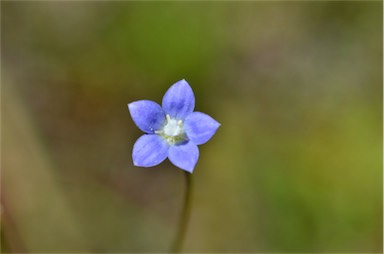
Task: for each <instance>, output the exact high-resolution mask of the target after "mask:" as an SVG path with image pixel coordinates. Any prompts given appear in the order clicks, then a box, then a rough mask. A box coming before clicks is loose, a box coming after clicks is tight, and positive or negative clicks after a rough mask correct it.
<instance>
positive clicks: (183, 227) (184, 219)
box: [171, 171, 193, 253]
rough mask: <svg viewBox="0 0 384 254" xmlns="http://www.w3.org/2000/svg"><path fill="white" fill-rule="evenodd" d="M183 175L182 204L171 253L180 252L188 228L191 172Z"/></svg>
mask: <svg viewBox="0 0 384 254" xmlns="http://www.w3.org/2000/svg"><path fill="white" fill-rule="evenodd" d="M184 176H185V184H186V185H185V194H184V205H183V208H182V210H181V214H180V218H179V224H178V230H177V234H176V237H175V241H174V243H173V246H172V251H171V252H172V253H180V252H181V250H182V247H183V243H184V239H185V234H186V232H187V228H188V221H189V216H190V213H191V193H192V188H193V186H192V174H190V173H188V172H186V171H185V172H184Z"/></svg>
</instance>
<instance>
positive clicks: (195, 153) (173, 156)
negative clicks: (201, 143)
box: [168, 142, 199, 173]
mask: <svg viewBox="0 0 384 254" xmlns="http://www.w3.org/2000/svg"><path fill="white" fill-rule="evenodd" d="M168 158H169V160H170V161H171V162H172V163H173V165H175V166H176V167H179V168H181V169H183V170H185V171H188V172H190V173H192V171H193V168H194V167H195V165H196V163H197V160H198V159H199V148H198V147H197V145H195V144H194V143H192V142H186V143H184V144H180V145H173V146H170V148H169V151H168Z"/></svg>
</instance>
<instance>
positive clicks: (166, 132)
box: [155, 115, 187, 145]
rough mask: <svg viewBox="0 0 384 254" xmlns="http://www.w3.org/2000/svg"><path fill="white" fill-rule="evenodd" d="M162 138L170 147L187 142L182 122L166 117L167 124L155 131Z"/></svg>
mask: <svg viewBox="0 0 384 254" xmlns="http://www.w3.org/2000/svg"><path fill="white" fill-rule="evenodd" d="M155 133H156V134H158V135H160V136H162V137H163V138H164V139H165V140H166V141H167V142H168V144H170V145H174V144H177V143H180V142H183V141H185V140H187V138H186V136H185V132H184V127H183V121H182V120H176V119H173V118H171V116H170V115H167V122H166V124H165V125H164V127H163V129H161V130H158V131H155Z"/></svg>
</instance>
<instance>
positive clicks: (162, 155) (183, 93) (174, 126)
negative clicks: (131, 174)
mask: <svg viewBox="0 0 384 254" xmlns="http://www.w3.org/2000/svg"><path fill="white" fill-rule="evenodd" d="M194 108H195V96H194V94H193V91H192V88H191V87H190V86H189V84H188V83H187V81H186V80H184V79H183V80H180V81H178V82H176V83H175V84H173V85H172V86H171V87H170V88H169V89H168V91H167V92H166V93H165V95H164V97H163V101H162V107H160V105H159V104H157V103H156V102H153V101H149V100H140V101H135V102H132V103H129V104H128V110H129V112H130V114H131V117H132V119H133V121H134V122H135V124H136V125H137V127H138V128H139V129H140V130H142V131H143V132H145V133H146V134H144V135H142V136H141V137H140V138H139V139H138V140H137V141H136V143H135V144H134V146H133V151H132V159H133V164H134V165H135V166H140V167H152V166H156V165H158V164H160V163H161V162H163V161H164V160H165V159H166V158H167V157H168V158H169V160H170V161H171V162H172V163H173V164H174V165H175V166H177V167H179V168H181V169H183V170H185V171H188V172H190V173H192V171H193V169H194V167H195V165H196V163H197V160H198V159H199V148H198V147H197V145H201V144H204V143H206V142H207V141H208V140H209V139H210V138H211V137H212V136H213V135H214V134H215V132H216V130H217V129H218V128H219V126H220V124H219V123H218V122H217V121H216V120H214V119H213V118H212V117H210V116H209V115H207V114H204V113H201V112H193V110H194Z"/></svg>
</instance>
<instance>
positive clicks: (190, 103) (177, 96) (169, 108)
mask: <svg viewBox="0 0 384 254" xmlns="http://www.w3.org/2000/svg"><path fill="white" fill-rule="evenodd" d="M162 106H163V109H164V111H165V113H166V114H168V115H170V116H171V117H172V118H176V119H179V120H184V118H185V117H187V116H188V115H189V114H190V113H192V112H193V109H194V108H195V95H194V94H193V91H192V88H191V87H190V86H189V84H188V82H187V81H185V79H183V80H180V81H178V82H176V83H175V84H173V85H172V86H171V87H170V88H169V89H168V91H167V92H166V93H165V95H164V97H163V103H162Z"/></svg>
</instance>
